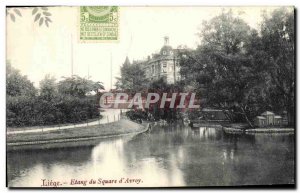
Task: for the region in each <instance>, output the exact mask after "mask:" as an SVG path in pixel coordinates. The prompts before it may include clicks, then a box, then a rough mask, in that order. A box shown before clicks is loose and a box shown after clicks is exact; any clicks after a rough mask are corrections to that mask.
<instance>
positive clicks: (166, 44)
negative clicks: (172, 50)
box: [164, 36, 169, 46]
mask: <svg viewBox="0 0 300 193" xmlns="http://www.w3.org/2000/svg"><path fill="white" fill-rule="evenodd" d="M164 40H165V46H168V45H169V37H168V36H165V37H164Z"/></svg>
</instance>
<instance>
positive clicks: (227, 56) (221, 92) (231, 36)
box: [181, 11, 261, 125]
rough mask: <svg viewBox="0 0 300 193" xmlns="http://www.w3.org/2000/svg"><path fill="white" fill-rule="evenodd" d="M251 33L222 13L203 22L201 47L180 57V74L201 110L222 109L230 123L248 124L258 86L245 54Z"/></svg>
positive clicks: (231, 17) (249, 29)
mask: <svg viewBox="0 0 300 193" xmlns="http://www.w3.org/2000/svg"><path fill="white" fill-rule="evenodd" d="M254 34H255V30H253V29H251V28H250V27H249V26H248V25H247V24H246V23H245V22H244V21H243V20H242V19H240V18H239V17H236V16H234V15H233V13H232V11H228V12H222V13H221V14H220V15H219V16H216V17H214V18H212V19H211V20H210V21H206V22H204V23H203V30H202V31H201V32H200V34H199V36H200V38H201V40H202V42H201V45H200V46H199V47H198V48H197V49H196V50H195V51H189V52H187V53H183V54H182V56H181V66H183V69H182V71H181V73H182V74H183V77H186V78H185V81H186V82H187V83H189V84H191V85H194V86H195V87H196V89H197V91H198V92H199V94H200V97H202V98H204V100H203V99H202V102H203V101H204V105H203V104H202V107H203V106H209V107H215V108H218V109H222V110H223V111H224V113H225V114H226V115H227V117H228V118H229V119H230V120H231V121H236V122H240V121H247V122H248V124H249V125H252V123H251V119H252V118H253V116H254V115H255V112H256V110H257V109H256V105H254V104H253V103H255V102H257V98H255V94H257V90H259V87H260V85H261V84H260V81H261V77H260V73H257V67H256V66H255V65H254V64H253V62H252V60H251V57H249V56H248V55H247V48H248V47H247V45H248V44H249V43H250V41H251V38H252V36H253V35H254ZM254 93H255V94H254ZM259 96H260V95H258V96H256V97H259ZM253 97H254V98H253Z"/></svg>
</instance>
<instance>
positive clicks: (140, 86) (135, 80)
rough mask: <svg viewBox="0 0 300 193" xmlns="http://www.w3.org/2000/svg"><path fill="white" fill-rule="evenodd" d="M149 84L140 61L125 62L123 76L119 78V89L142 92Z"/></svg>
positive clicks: (117, 85) (122, 69) (122, 68)
mask: <svg viewBox="0 0 300 193" xmlns="http://www.w3.org/2000/svg"><path fill="white" fill-rule="evenodd" d="M147 86H148V80H147V78H146V75H145V72H144V70H143V69H142V66H141V64H140V63H133V64H129V63H126V62H125V63H124V64H123V66H122V67H121V77H120V78H117V83H116V87H117V89H123V90H129V91H130V92H131V93H132V94H133V93H136V92H141V91H143V90H144V89H145V88H147Z"/></svg>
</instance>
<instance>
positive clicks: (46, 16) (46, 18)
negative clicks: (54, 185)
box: [6, 7, 52, 27]
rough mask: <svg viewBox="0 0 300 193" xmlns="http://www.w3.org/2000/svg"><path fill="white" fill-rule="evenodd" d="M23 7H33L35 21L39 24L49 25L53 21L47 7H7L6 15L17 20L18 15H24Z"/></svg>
mask: <svg viewBox="0 0 300 193" xmlns="http://www.w3.org/2000/svg"><path fill="white" fill-rule="evenodd" d="M22 9H32V15H33V16H34V22H38V24H39V26H42V25H43V24H45V25H46V26H47V27H49V24H50V23H51V22H52V20H51V18H50V17H51V16H52V14H51V13H50V12H49V10H48V8H47V7H34V8H27V7H24V8H7V9H6V15H7V16H9V17H10V19H11V20H12V21H13V22H15V21H16V16H15V14H16V15H18V16H19V17H22V14H21V10H22Z"/></svg>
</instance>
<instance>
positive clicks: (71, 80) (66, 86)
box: [58, 75, 104, 97]
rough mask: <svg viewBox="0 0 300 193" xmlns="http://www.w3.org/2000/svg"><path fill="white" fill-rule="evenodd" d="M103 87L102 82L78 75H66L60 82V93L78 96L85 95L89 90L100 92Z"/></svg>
mask: <svg viewBox="0 0 300 193" xmlns="http://www.w3.org/2000/svg"><path fill="white" fill-rule="evenodd" d="M101 89H104V86H103V84H102V82H94V81H92V80H88V79H85V78H81V77H80V76H77V75H74V76H72V77H64V80H62V81H60V82H59V83H58V91H59V92H60V93H62V94H65V95H72V96H77V97H84V96H86V94H87V92H89V91H95V92H97V93H98V92H99V90H101Z"/></svg>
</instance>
